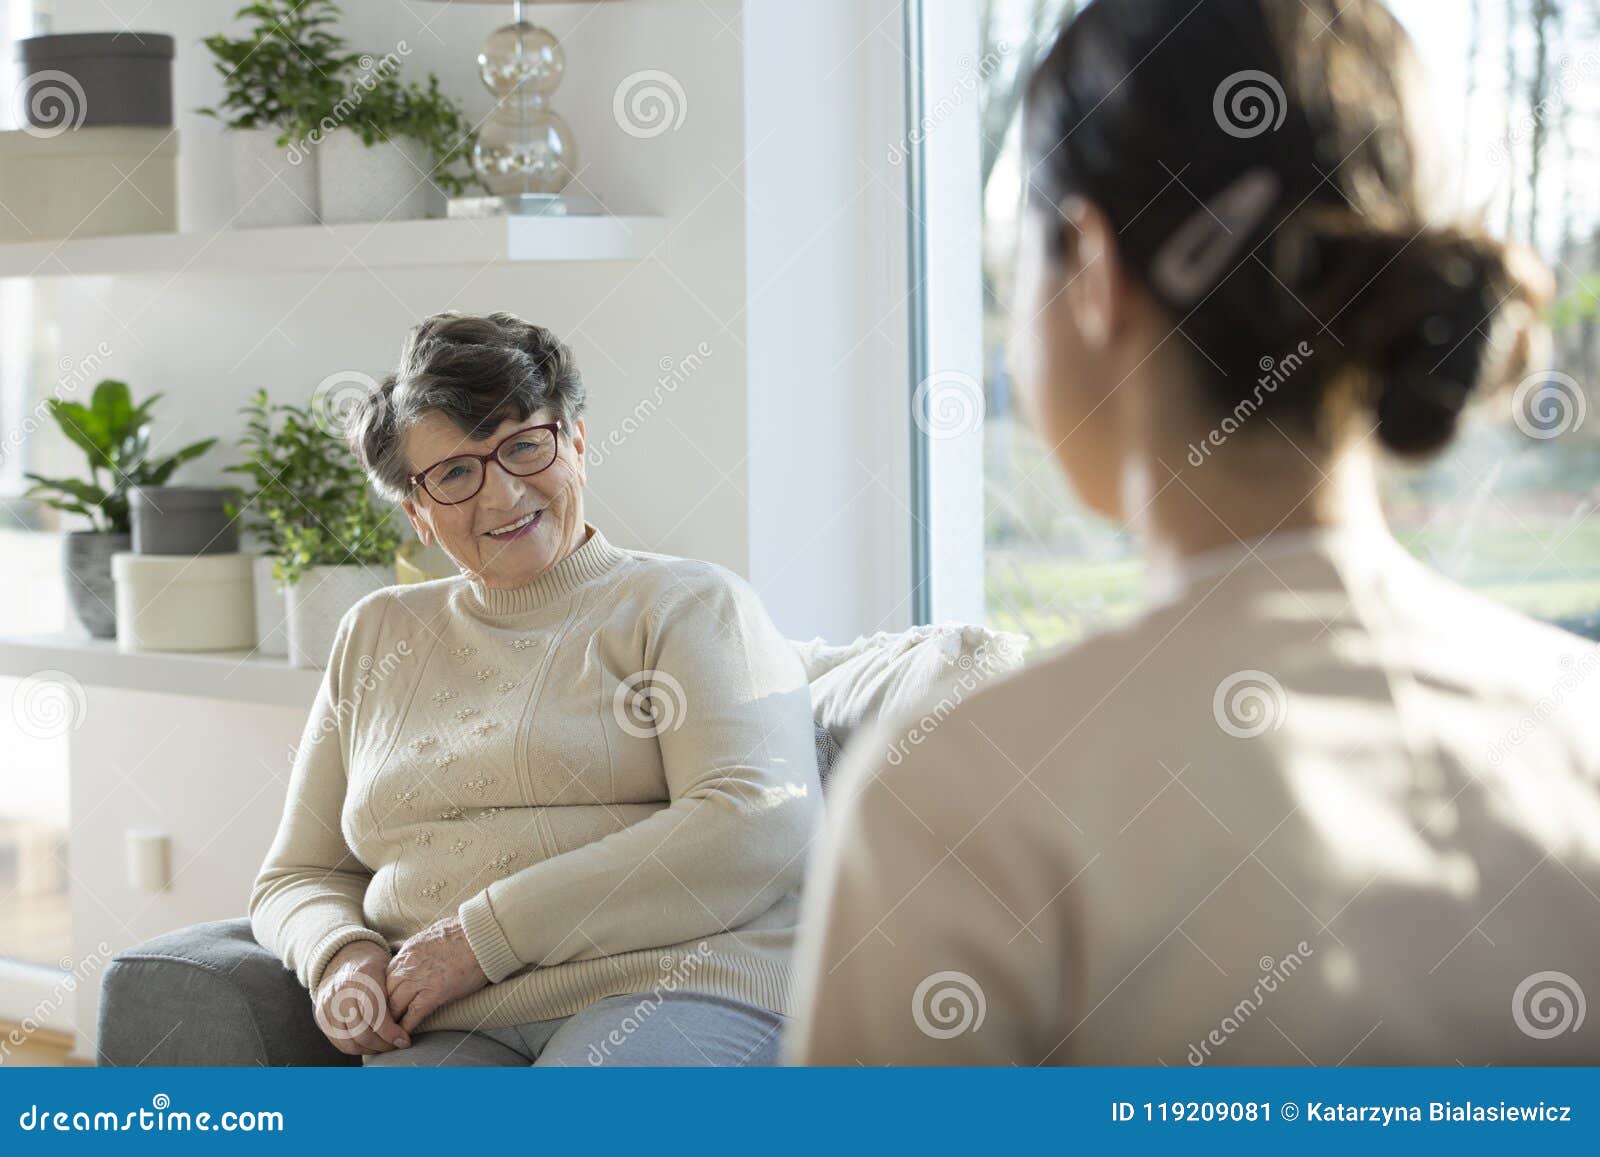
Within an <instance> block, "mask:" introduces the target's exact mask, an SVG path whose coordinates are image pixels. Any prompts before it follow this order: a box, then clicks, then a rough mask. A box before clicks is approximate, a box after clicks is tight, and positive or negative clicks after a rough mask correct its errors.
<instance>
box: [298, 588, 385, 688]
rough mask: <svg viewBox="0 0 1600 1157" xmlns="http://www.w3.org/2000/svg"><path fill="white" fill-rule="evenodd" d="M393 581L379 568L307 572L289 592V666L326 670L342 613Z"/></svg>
mask: <svg viewBox="0 0 1600 1157" xmlns="http://www.w3.org/2000/svg"><path fill="white" fill-rule="evenodd" d="M393 581H394V575H393V574H392V573H391V572H388V571H385V570H384V569H383V568H382V567H370V566H314V567H311V568H309V569H308V570H307V571H306V572H305V573H304V574H303V575H301V576H300V581H299V582H297V583H295V584H293V585H292V586H291V587H290V588H289V598H288V602H289V665H290V666H291V667H326V666H327V664H328V656H329V654H330V653H331V652H332V651H333V637H334V635H336V634H337V633H338V631H339V620H340V619H342V618H344V613H345V612H346V611H348V610H349V609H350V608H351V607H353V606H355V605H356V604H357V603H359V602H360V601H361V600H362V599H364V598H365V597H366V596H367V595H370V594H371V593H372V592H373V591H375V590H379V589H381V588H383V587H386V586H391V585H393Z"/></svg>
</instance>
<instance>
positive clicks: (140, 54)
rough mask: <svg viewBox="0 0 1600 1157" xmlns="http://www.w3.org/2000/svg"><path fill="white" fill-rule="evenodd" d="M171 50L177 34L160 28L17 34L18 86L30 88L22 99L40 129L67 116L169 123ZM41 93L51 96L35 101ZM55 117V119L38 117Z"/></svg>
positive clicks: (85, 121) (90, 121)
mask: <svg viewBox="0 0 1600 1157" xmlns="http://www.w3.org/2000/svg"><path fill="white" fill-rule="evenodd" d="M172 50H173V40H172V37H170V36H166V35H163V34H162V33H159V32H66V33H58V34H55V35H51V36H30V37H27V38H26V39H24V40H19V41H17V60H18V62H19V63H20V64H21V65H22V68H21V70H20V71H21V72H22V74H23V77H24V78H25V80H24V83H23V86H22V90H21V91H26V92H28V93H29V94H30V99H26V100H23V101H20V102H19V104H20V105H21V106H22V109H23V115H24V116H26V117H27V118H28V123H29V124H31V125H35V126H37V127H39V128H50V127H54V125H56V124H60V123H63V122H64V123H66V124H71V125H74V126H80V125H81V126H89V125H152V126H154V127H156V128H171V127H172ZM62 73H64V74H65V76H66V79H63V77H62V76H61V75H59V74H62ZM53 74H54V75H53ZM33 78H37V79H33ZM43 93H48V94H49V97H48V99H38V100H36V99H32V96H33V95H34V94H43ZM80 93H81V94H82V95H81V97H80V96H79V94H80ZM50 117H54V118H55V120H54V121H53V122H52V121H51V120H49V119H41V118H50ZM79 117H81V118H82V119H81V120H79V119H78V118H79Z"/></svg>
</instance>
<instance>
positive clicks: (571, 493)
mask: <svg viewBox="0 0 1600 1157" xmlns="http://www.w3.org/2000/svg"><path fill="white" fill-rule="evenodd" d="M554 420H555V416H554V415H553V414H551V413H549V412H547V411H544V410H541V411H539V412H537V413H535V414H534V415H532V416H531V417H528V418H524V419H522V420H520V421H519V420H517V419H514V418H512V419H507V420H506V421H504V422H502V423H501V424H500V426H499V428H498V429H496V430H495V431H494V433H493V434H491V435H490V436H489V437H487V438H485V439H483V440H482V441H479V442H473V441H469V440H467V439H466V438H465V437H463V435H462V433H461V431H460V429H459V428H458V427H457V426H456V425H455V424H454V423H452V422H451V421H450V420H449V419H448V418H446V417H444V416H443V415H442V414H429V415H427V416H426V417H425V418H423V420H422V421H420V422H419V423H417V424H416V425H415V426H413V427H411V429H410V430H408V431H407V432H406V435H405V452H406V460H407V461H408V462H409V464H410V467H411V470H412V471H418V470H423V469H426V468H428V467H430V466H432V465H433V464H434V463H436V462H440V461H442V460H443V459H446V458H450V457H451V456H452V455H457V454H488V453H490V452H491V451H493V450H494V448H495V447H496V446H497V445H499V444H500V442H501V441H502V440H503V439H505V437H506V436H507V435H509V434H512V433H515V432H516V431H518V430H521V429H524V428H526V427H528V426H534V425H538V424H539V423H541V422H551V421H554ZM583 484H584V463H583V420H582V419H581V418H580V419H578V420H577V421H576V422H575V423H573V424H572V425H571V426H568V427H564V428H563V429H562V431H561V433H560V435H559V437H558V439H557V443H556V459H555V461H554V462H552V463H551V464H550V466H549V467H548V468H546V469H544V470H541V471H540V472H539V473H537V474H532V475H528V476H526V477H518V476H517V475H514V474H512V473H510V472H509V471H507V470H506V469H505V468H504V467H502V466H501V465H500V463H499V462H498V461H494V462H491V463H489V464H488V468H487V469H486V470H485V472H484V476H483V489H481V490H479V491H478V493H477V494H476V495H475V496H474V497H472V498H469V499H467V500H466V501H465V502H461V503H457V504H454V505H445V504H443V503H440V502H438V501H436V500H435V499H434V498H433V496H432V495H430V494H429V493H428V491H427V490H426V488H424V487H422V486H418V487H417V489H416V490H415V491H414V492H413V493H412V495H411V497H410V498H407V499H406V500H405V501H404V502H403V503H402V504H401V505H402V506H403V507H404V508H405V511H406V514H407V516H408V517H409V518H410V519H411V525H412V526H413V527H414V528H415V529H416V532H417V537H418V538H419V539H421V540H422V542H423V543H424V544H425V545H426V544H431V543H433V542H435V541H437V542H438V543H439V545H440V546H441V547H443V548H444V551H445V553H446V554H448V555H449V556H450V557H451V558H452V559H454V560H455V561H456V564H457V565H458V566H460V567H461V568H462V569H463V570H465V571H468V572H469V573H471V574H472V575H473V576H475V577H477V578H479V579H481V580H482V581H483V582H484V584H485V585H487V586H490V587H500V588H505V587H518V586H522V585H523V584H525V583H528V582H531V581H533V580H534V579H535V578H537V577H538V576H539V575H541V574H543V573H544V572H545V571H546V570H548V569H549V568H550V567H552V566H554V565H555V564H556V563H557V562H559V561H561V559H563V558H565V557H566V556H567V554H569V553H570V552H571V551H572V550H573V549H575V548H576V547H578V546H580V545H581V544H582V543H583V538H584V518H583ZM530 515H532V516H533V520H532V521H531V522H529V523H528V524H527V525H524V526H522V527H521V528H520V529H516V530H512V531H509V532H506V528H508V527H513V526H515V525H516V524H517V523H519V522H522V521H523V520H525V519H527V518H528V517H529V516H530ZM496 531H501V532H503V533H499V534H496V533H495V532H496Z"/></svg>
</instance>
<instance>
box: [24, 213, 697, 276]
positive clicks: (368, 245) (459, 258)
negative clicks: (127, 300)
mask: <svg viewBox="0 0 1600 1157" xmlns="http://www.w3.org/2000/svg"><path fill="white" fill-rule="evenodd" d="M665 236H666V226H665V222H664V221H663V219H662V218H660V217H642V216H635V217H611V216H599V215H595V216H571V217H490V218H485V219H482V220H449V219H444V218H439V219H434V220H426V221H392V222H380V223H374V224H362V225H292V226H286V227H282V228H275V229H223V230H216V231H212V232H208V233H140V234H130V235H127V236H121V237H84V238H75V239H72V240H68V241H23V242H14V243H11V244H5V245H0V277H74V276H86V275H92V274H134V275H137V274H144V273H182V272H191V271H192V272H200V273H208V272H209V273H244V274H249V273H290V272H302V271H313V272H320V271H328V272H331V271H336V270H356V271H359V270H361V269H400V268H406V267H413V266H428V265H483V264H486V263H490V262H522V261H638V260H640V259H642V258H644V257H647V256H649V254H650V253H651V251H652V250H653V249H654V248H655V247H656V246H657V245H659V244H660V243H661V241H662V239H663V238H665Z"/></svg>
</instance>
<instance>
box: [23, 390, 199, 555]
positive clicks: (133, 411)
mask: <svg viewBox="0 0 1600 1157" xmlns="http://www.w3.org/2000/svg"><path fill="white" fill-rule="evenodd" d="M161 396H162V395H161V394H160V393H159V392H158V393H154V394H151V395H150V396H149V397H148V398H146V399H145V400H144V401H142V402H140V403H139V404H138V405H134V402H133V395H132V392H131V391H130V390H129V389H128V383H127V382H120V381H117V380H116V379H114V378H107V379H106V380H105V381H103V382H101V383H100V384H99V385H97V386H95V388H94V394H93V395H92V396H91V397H90V399H89V404H88V405H87V406H85V405H84V404H83V403H81V402H67V401H63V400H62V399H60V398H51V399H49V402H48V405H49V407H50V414H51V416H52V417H53V418H55V420H56V425H58V426H60V427H61V432H62V433H63V434H65V435H66V436H67V438H68V439H69V440H70V441H71V442H72V443H73V444H74V445H76V446H78V447H79V448H80V449H82V450H83V452H84V453H85V454H86V455H88V458H89V480H88V481H87V482H85V481H82V480H81V479H76V478H46V477H44V476H43V475H40V474H31V473H25V474H24V475H23V476H24V477H25V478H28V479H30V480H31V481H33V482H34V483H36V485H34V486H33V487H31V488H29V490H28V491H27V493H26V494H25V495H24V497H26V498H42V499H43V501H44V502H45V504H46V505H48V506H53V507H55V508H56V509H57V510H64V511H67V512H69V513H72V514H82V515H84V516H86V517H87V518H88V519H89V520H90V521H91V522H93V523H94V529H95V530H96V531H98V532H99V533H101V534H127V533H129V532H130V529H131V527H130V524H129V521H128V491H129V489H131V488H132V487H135V486H162V485H165V484H166V482H167V480H168V479H169V478H171V477H172V473H173V471H175V470H176V469H177V468H178V467H179V466H181V465H183V464H184V463H185V462H187V461H189V460H190V459H192V458H198V457H199V456H200V455H202V454H204V453H205V452H206V451H207V450H209V449H211V447H212V446H213V445H215V443H216V441H217V440H216V439H215V438H206V439H205V440H204V441H200V442H195V443H192V444H191V445H188V446H185V447H184V448H183V449H181V450H179V451H178V452H177V453H176V454H169V455H168V456H166V457H165V458H152V457H150V407H151V406H153V405H155V403H156V402H157V400H159V399H160V398H161ZM102 473H104V474H107V475H109V477H107V478H105V479H104V480H102V478H101V475H102ZM51 495H54V497H50V496H51Z"/></svg>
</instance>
